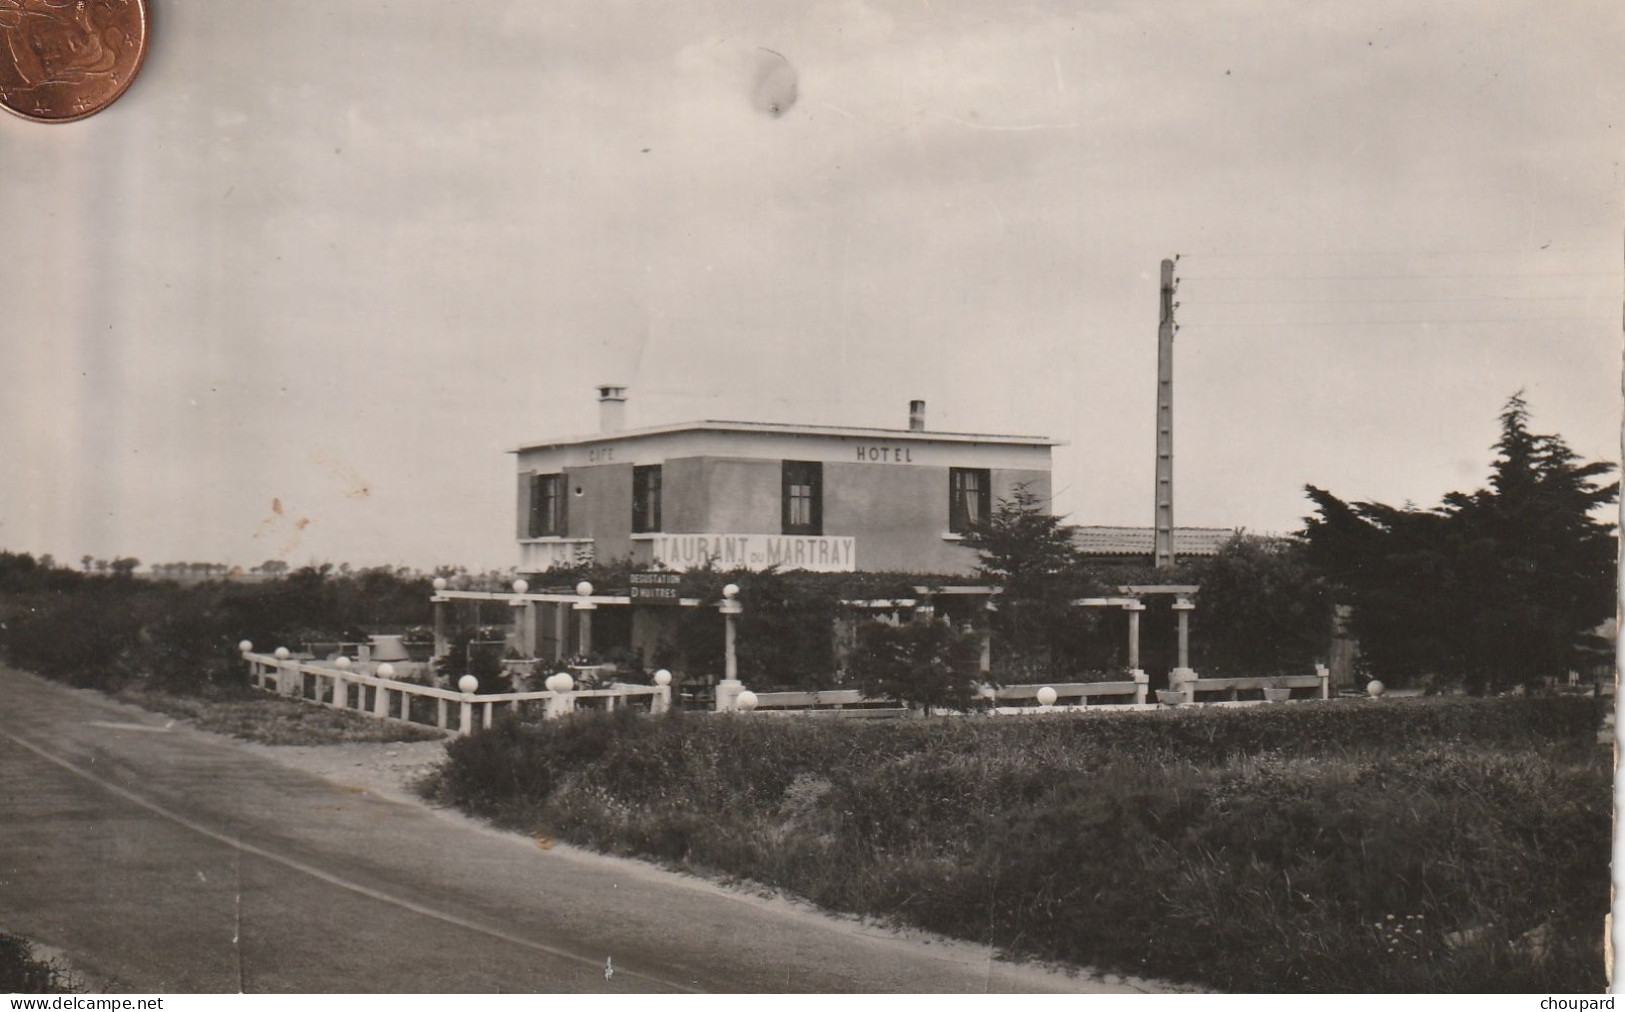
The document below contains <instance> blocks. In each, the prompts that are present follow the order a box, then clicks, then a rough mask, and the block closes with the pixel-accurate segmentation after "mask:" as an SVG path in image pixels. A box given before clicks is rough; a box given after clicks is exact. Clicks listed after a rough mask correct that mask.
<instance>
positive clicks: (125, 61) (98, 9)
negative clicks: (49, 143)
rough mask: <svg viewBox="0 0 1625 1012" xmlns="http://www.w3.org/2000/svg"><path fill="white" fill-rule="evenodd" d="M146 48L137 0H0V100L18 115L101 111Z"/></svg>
mask: <svg viewBox="0 0 1625 1012" xmlns="http://www.w3.org/2000/svg"><path fill="white" fill-rule="evenodd" d="M146 53H147V7H146V3H145V2H144V0H0V106H4V107H5V108H6V109H8V110H10V111H11V112H14V113H16V114H17V115H19V116H22V117H23V118H25V119H31V120H38V121H40V122H42V123H65V122H67V121H68V120H75V119H84V118H85V117H86V116H91V115H94V114H96V113H98V112H101V111H102V110H103V109H105V108H107V107H108V106H110V105H112V104H113V101H114V100H115V99H117V98H118V97H119V96H120V95H122V94H124V89H126V88H128V87H129V86H130V82H131V81H133V80H135V73H136V71H137V70H139V69H141V58H142V57H143V56H145V55H146Z"/></svg>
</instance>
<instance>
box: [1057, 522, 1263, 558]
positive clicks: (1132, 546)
mask: <svg viewBox="0 0 1625 1012" xmlns="http://www.w3.org/2000/svg"><path fill="white" fill-rule="evenodd" d="M1154 533H1155V532H1154V531H1153V530H1152V529H1151V528H1150V527H1079V528H1078V529H1077V530H1076V531H1075V532H1074V533H1073V535H1072V543H1073V544H1074V545H1076V546H1077V548H1078V550H1079V551H1081V552H1082V553H1083V554H1085V555H1144V556H1147V557H1149V556H1150V555H1151V554H1152V552H1153V550H1154V547H1155V546H1154V543H1153V537H1152V535H1153V534H1154ZM1235 536H1236V531H1234V530H1232V529H1230V528H1228V527H1175V528H1174V555H1175V556H1180V555H1203V556H1205V555H1217V554H1219V549H1220V548H1221V547H1223V546H1224V543H1225V542H1226V541H1229V540H1230V539H1231V538H1233V537H1235Z"/></svg>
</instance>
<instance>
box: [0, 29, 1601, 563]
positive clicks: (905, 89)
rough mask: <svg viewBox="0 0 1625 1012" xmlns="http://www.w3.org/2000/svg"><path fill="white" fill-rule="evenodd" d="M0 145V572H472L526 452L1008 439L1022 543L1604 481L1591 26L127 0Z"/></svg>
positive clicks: (1274, 520)
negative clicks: (1169, 357) (556, 440)
mask: <svg viewBox="0 0 1625 1012" xmlns="http://www.w3.org/2000/svg"><path fill="white" fill-rule="evenodd" d="M148 3H149V6H150V7H151V8H152V12H153V31H152V38H151V42H150V48H149V51H148V56H147V62H146V64H145V66H144V67H143V69H142V71H141V74H140V76H139V77H138V79H137V80H136V82H135V84H134V85H133V86H132V88H131V89H130V91H129V92H128V93H126V94H125V96H124V97H123V98H121V99H120V100H119V101H118V102H117V103H116V104H115V105H114V106H112V107H111V108H110V109H108V110H106V111H105V112H102V113H101V114H99V115H97V116H94V117H92V118H90V119H87V120H83V121H80V122H77V123H73V124H65V125H45V124H36V123H31V122H27V121H24V120H21V119H19V118H16V117H10V116H0V179H4V181H5V183H4V186H3V187H0V202H3V204H0V206H3V208H4V211H3V215H0V222H3V224H0V235H3V236H5V237H6V240H7V242H8V245H9V247H10V248H11V250H12V255H11V256H10V258H9V260H8V263H7V264H6V266H5V268H4V270H0V382H3V384H4V387H3V389H4V396H3V397H0V549H8V550H13V551H31V552H34V553H41V552H50V553H53V554H54V555H56V557H57V558H58V559H59V560H64V561H68V560H71V561H74V562H77V560H78V559H79V558H80V556H81V555H84V554H90V555H95V556H99V557H112V556H114V555H133V556H136V557H138V558H140V559H142V560H143V561H144V562H146V563H158V562H169V561H220V562H228V563H234V564H240V565H243V566H245V567H247V566H252V565H256V564H258V563H260V562H262V561H264V560H266V559H272V558H280V559H285V560H287V561H289V562H290V563H292V564H294V565H302V564H305V563H307V562H311V561H331V562H335V563H337V562H350V563H352V564H356V565H373V564H383V563H388V564H405V565H410V566H415V567H422V568H429V567H432V566H437V565H442V564H453V565H466V566H470V567H471V568H478V569H483V568H487V567H500V568H506V567H508V566H510V565H513V564H514V563H515V562H517V557H516V550H515V546H514V544H513V540H512V539H513V528H514V524H513V518H512V515H511V514H512V510H513V481H514V479H513V470H514V462H513V458H512V457H511V456H510V455H509V454H508V452H507V451H509V450H511V449H512V448H513V447H515V446H516V445H518V444H519V443H521V442H523V441H526V440H531V439H538V438H542V437H546V436H554V435H568V434H573V433H581V432H588V431H592V430H593V429H595V428H596V425H597V413H596V405H595V403H594V400H595V392H594V390H593V387H594V385H595V384H599V383H606V382H612V383H621V384H625V385H626V386H628V387H629V397H630V400H629V403H628V424H629V425H631V426H642V425H656V424H665V423H671V422H680V421H686V420H694V419H702V418H723V419H741V420H760V421H779V422H807V423H826V424H829V423H836V424H849V425H875V426H885V427H898V428H901V427H904V426H905V425H906V420H907V406H908V402H909V401H910V400H911V399H914V398H921V399H924V400H926V401H927V402H928V409H927V410H928V420H929V427H931V428H934V429H944V430H952V431H975V432H996V433H1020V434H1038V435H1047V436H1050V437H1053V438H1055V439H1059V440H1064V441H1065V442H1066V444H1067V445H1065V446H1063V447H1060V448H1058V449H1057V450H1056V451H1055V455H1054V487H1055V489H1056V503H1055V505H1056V508H1057V510H1058V511H1060V512H1063V513H1066V514H1067V515H1068V516H1069V519H1070V520H1071V521H1072V522H1075V523H1086V524H1133V525H1149V524H1150V523H1151V489H1152V480H1153V476H1152V466H1153V449H1154V438H1153V431H1152V427H1153V415H1154V399H1153V398H1154V394H1155V366H1156V329H1157V312H1158V268H1159V263H1160V261H1161V260H1162V259H1163V258H1164V257H1172V256H1174V255H1175V254H1178V255H1179V262H1178V274H1179V276H1180V279H1181V280H1180V286H1179V294H1178V301H1179V303H1180V305H1179V309H1178V311H1177V317H1178V320H1179V322H1180V325H1181V329H1180V331H1179V335H1178V338H1177V339H1176V342H1175V345H1176V366H1175V372H1176V377H1177V379H1176V395H1175V396H1176V404H1175V442H1176V461H1175V480H1176V505H1175V517H1176V521H1177V522H1178V523H1179V524H1181V525H1206V526H1220V527H1243V528H1246V529H1249V530H1255V531H1289V530H1293V529H1295V528H1297V527H1298V526H1299V524H1300V522H1301V518H1302V517H1303V516H1304V515H1305V514H1306V512H1307V511H1308V509H1309V506H1308V503H1307V501H1306V500H1305V498H1304V496H1303V493H1302V488H1303V486H1304V484H1306V483H1312V484H1315V485H1318V486H1321V487H1325V488H1328V489H1330V490H1331V491H1333V492H1334V493H1336V494H1338V495H1341V496H1343V497H1345V498H1354V499H1364V500H1379V501H1385V502H1394V503H1400V502H1405V501H1413V502H1416V503H1418V504H1421V505H1431V504H1434V503H1436V502H1438V500H1439V498H1440V497H1441V496H1442V495H1443V494H1444V493H1445V492H1447V491H1450V490H1452V489H1464V488H1476V487H1478V486H1479V485H1481V484H1482V483H1483V481H1484V480H1485V477H1486V474H1487V467H1488V463H1489V460H1490V458H1491V450H1490V445H1491V443H1492V442H1493V441H1494V439H1495V436H1496V431H1497V430H1496V415H1497V413H1498V412H1499V410H1500V409H1501V407H1502V405H1503V403H1504V402H1505V400H1506V399H1507V397H1508V396H1510V395H1511V394H1513V393H1514V392H1516V391H1519V390H1522V391H1524V395H1525V397H1526V398H1527V400H1528V401H1529V404H1530V408H1531V411H1532V413H1533V421H1534V426H1535V428H1536V429H1538V430H1540V431H1548V432H1553V431H1555V432H1558V433H1561V434H1562V435H1563V436H1564V437H1566V438H1567V439H1568V441H1569V442H1570V444H1571V445H1572V446H1573V447H1574V448H1575V449H1576V450H1577V451H1578V452H1580V453H1581V454H1582V455H1583V456H1586V457H1588V458H1592V459H1599V458H1600V459H1609V460H1617V459H1618V457H1619V445H1620V416H1621V410H1620V407H1621V398H1620V389H1621V387H1620V358H1621V345H1620V335H1621V312H1620V307H1621V302H1622V292H1625V278H1622V270H1621V249H1622V232H1621V221H1622V216H1621V192H1622V189H1621V181H1622V176H1621V168H1620V156H1621V135H1622V132H1625V119H1622V117H1625V108H1622V105H1625V97H1622V96H1625V64H1622V62H1621V61H1620V60H1619V59H1618V51H1617V40H1618V39H1619V38H1620V36H1621V29H1622V28H1625V8H1622V7H1620V6H1619V5H1618V4H1617V3H1616V2H1613V0H1599V2H1595V3H1593V2H1589V0H1562V2H1558V3H1552V2H1550V0H1547V2H1542V3H1534V2H1518V0H1506V2H1498V3H1496V4H1493V5H1484V4H1464V3H1441V2H1430V0H1420V2H1419V0H1406V2H1388V0H1375V2H1370V3H1363V4H1358V5H1353V4H1343V5H1311V6H1305V5H1303V4H1301V3H1284V2H1282V3H1276V2H1229V3H1226V2H1203V3H1199V4H1197V3H1189V4H1182V3H1167V4H1145V3H1108V2H1098V3H1083V4H1079V3H1073V4H1064V3H1048V2H1037V0H1035V2H1001V3H997V4H995V3H989V2H986V0H977V2H969V0H919V2H912V3H910V2H897V3H880V2H863V0H831V2H822V3H816V4H807V3H800V2H797V3H790V2H782V3H763V2H744V0H741V2H731V0H706V2H692V3H689V2H677V3H641V4H633V3H614V2H605V0H558V2H552V3H547V4H534V3H528V2H502V0H481V2H478V3H475V2H458V0H434V2H429V0H393V2H389V3H385V2H382V0H347V2H346V3H343V4H332V3H325V2H324V3H316V2H310V0H282V2H279V3H277V4H274V5H273V4H229V5H220V4H209V3H202V2H199V0H148Z"/></svg>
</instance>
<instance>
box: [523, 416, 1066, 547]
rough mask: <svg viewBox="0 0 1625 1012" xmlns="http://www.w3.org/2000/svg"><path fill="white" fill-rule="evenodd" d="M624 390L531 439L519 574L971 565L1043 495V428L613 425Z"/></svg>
mask: <svg viewBox="0 0 1625 1012" xmlns="http://www.w3.org/2000/svg"><path fill="white" fill-rule="evenodd" d="M625 403H626V391H625V388H623V387H614V386H605V387H600V388H599V407H600V427H599V431H598V432H597V433H594V434H593V435H590V436H576V437H572V438H567V439H556V440H547V441H541V442H534V443H527V444H525V445H523V446H521V447H519V448H518V449H517V450H516V451H515V454H516V458H517V463H518V472H519V475H518V477H519V481H518V510H517V518H518V526H517V535H518V541H519V555H520V559H519V569H520V571H521V572H522V573H526V574H535V573H541V572H545V571H546V570H547V569H549V568H551V567H553V566H556V565H569V564H573V563H575V562H580V561H585V560H588V559H592V560H596V561H599V562H612V561H617V560H623V559H630V560H631V561H632V562H633V564H634V565H636V566H638V567H640V568H644V567H647V568H666V569H673V570H685V569H691V568H696V567H701V566H704V565H706V564H707V563H710V564H713V565H715V566H716V567H718V568H722V569H729V568H735V567H746V568H752V569H765V568H767V567H769V566H778V567H780V568H783V569H806V570H813V571H823V572H854V571H905V572H919V573H943V574H955V573H968V572H970V571H972V570H973V569H974V568H975V565H976V557H975V554H974V553H973V552H971V551H970V550H969V549H967V548H965V547H964V546H963V545H962V544H961V541H962V539H963V533H964V531H965V530H967V529H968V528H969V527H970V525H972V524H974V523H976V522H977V521H979V520H981V519H983V518H985V517H987V516H988V515H989V513H990V511H991V510H992V508H993V506H994V504H996V503H997V502H998V501H999V500H1000V499H1002V498H1008V497H1009V496H1010V495H1011V494H1012V493H1013V492H1014V491H1015V490H1016V489H1017V488H1018V487H1021V486H1025V487H1026V488H1027V489H1028V490H1029V491H1031V492H1032V493H1033V494H1034V495H1037V496H1038V497H1039V498H1040V499H1045V500H1047V499H1048V498H1049V496H1050V450H1051V448H1052V447H1054V446H1057V445H1060V444H1058V443H1056V442H1055V441H1054V440H1051V439H1048V438H1045V437H1042V436H1001V435H988V434H979V433H956V432H932V431H929V430H927V429H926V428H925V405H924V402H921V401H915V402H913V403H912V404H911V405H910V412H909V426H908V428H905V429H882V428H858V427H845V426H828V425H790V424H777V423H766V422H730V421H715V420H711V421H700V422H689V423H683V424H676V425H662V426H655V427H650V428H641V429H625V428H623V427H622V424H621V423H622V420H623V413H624V409H625Z"/></svg>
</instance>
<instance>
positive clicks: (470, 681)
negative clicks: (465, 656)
mask: <svg viewBox="0 0 1625 1012" xmlns="http://www.w3.org/2000/svg"><path fill="white" fill-rule="evenodd" d="M479 687H480V680H479V679H478V678H475V677H474V676H473V675H464V676H463V677H461V678H459V679H457V689H458V691H460V692H462V693H464V694H465V695H469V696H472V695H473V694H474V692H475V691H476V690H477V689H479Z"/></svg>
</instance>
